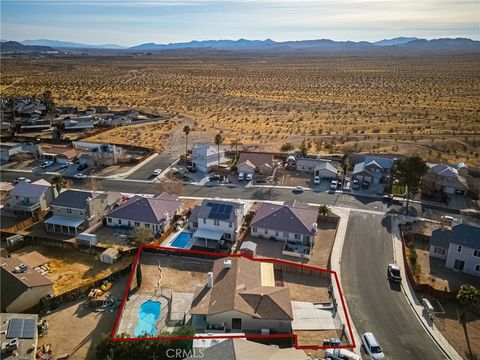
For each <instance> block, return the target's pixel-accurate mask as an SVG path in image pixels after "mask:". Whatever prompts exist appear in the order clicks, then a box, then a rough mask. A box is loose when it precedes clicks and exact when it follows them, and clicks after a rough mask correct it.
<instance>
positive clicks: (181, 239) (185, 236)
mask: <svg viewBox="0 0 480 360" xmlns="http://www.w3.org/2000/svg"><path fill="white" fill-rule="evenodd" d="M191 239H192V233H191V232H189V231H182V232H181V233H180V234H179V235H178V236H177V237H176V238H175V240H173V241H172V243H171V244H170V246H173V247H176V248H182V249H185V248H186V247H187V245H188V243H189V242H190V240H191Z"/></svg>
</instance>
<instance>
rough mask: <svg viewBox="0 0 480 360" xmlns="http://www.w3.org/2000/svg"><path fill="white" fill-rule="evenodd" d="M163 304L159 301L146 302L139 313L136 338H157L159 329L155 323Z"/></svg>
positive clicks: (135, 331)
mask: <svg viewBox="0 0 480 360" xmlns="http://www.w3.org/2000/svg"><path fill="white" fill-rule="evenodd" d="M160 310H161V304H160V303H159V302H158V301H146V302H144V303H143V304H142V306H140V310H139V311H138V324H137V326H135V330H134V331H133V333H134V334H135V336H137V337H138V336H145V334H147V336H155V335H156V334H157V327H156V326H155V323H156V321H157V319H158V317H159V316H160Z"/></svg>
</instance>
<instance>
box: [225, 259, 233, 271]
mask: <svg viewBox="0 0 480 360" xmlns="http://www.w3.org/2000/svg"><path fill="white" fill-rule="evenodd" d="M231 267H232V260H223V268H224V269H230V268H231Z"/></svg>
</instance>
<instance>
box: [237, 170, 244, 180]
mask: <svg viewBox="0 0 480 360" xmlns="http://www.w3.org/2000/svg"><path fill="white" fill-rule="evenodd" d="M244 179H245V174H244V173H243V172H241V173H239V174H238V181H243V180H244Z"/></svg>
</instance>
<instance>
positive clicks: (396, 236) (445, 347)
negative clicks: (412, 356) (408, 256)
mask: <svg viewBox="0 0 480 360" xmlns="http://www.w3.org/2000/svg"><path fill="white" fill-rule="evenodd" d="M416 219H417V218H412V217H405V216H393V217H392V238H393V258H394V259H395V263H396V264H397V265H398V266H399V267H400V269H401V272H402V278H403V279H404V280H403V281H402V291H403V293H404V294H405V297H406V298H407V301H408V302H409V304H410V306H411V307H412V310H413V311H414V312H415V314H416V315H417V318H418V320H419V321H420V322H421V323H422V325H423V327H424V328H425V330H426V331H427V332H428V333H429V334H430V336H431V338H432V339H433V340H434V342H435V343H436V344H437V346H438V347H439V348H440V349H441V350H442V351H443V353H444V354H445V356H446V357H447V358H448V359H453V360H457V359H458V360H462V357H461V356H460V355H459V354H458V353H457V351H456V350H455V349H454V348H453V347H452V346H451V345H450V344H449V343H448V341H447V340H446V339H445V338H444V337H443V335H442V333H441V332H440V330H439V329H438V328H437V327H436V326H435V324H434V323H433V322H432V321H431V320H430V319H429V318H428V316H425V312H424V308H423V305H422V304H421V302H420V301H419V299H418V298H417V295H416V294H415V292H414V290H413V288H412V286H411V285H410V282H409V281H408V280H407V276H406V273H405V264H404V263H403V255H402V251H403V250H402V239H401V237H400V229H399V225H400V224H403V223H406V222H408V221H411V220H416ZM405 284H406V286H405Z"/></svg>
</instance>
